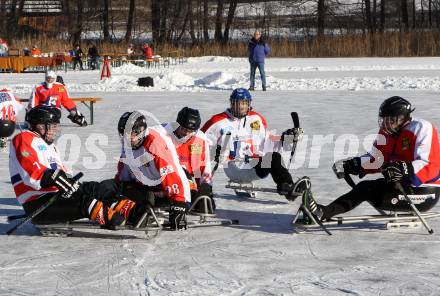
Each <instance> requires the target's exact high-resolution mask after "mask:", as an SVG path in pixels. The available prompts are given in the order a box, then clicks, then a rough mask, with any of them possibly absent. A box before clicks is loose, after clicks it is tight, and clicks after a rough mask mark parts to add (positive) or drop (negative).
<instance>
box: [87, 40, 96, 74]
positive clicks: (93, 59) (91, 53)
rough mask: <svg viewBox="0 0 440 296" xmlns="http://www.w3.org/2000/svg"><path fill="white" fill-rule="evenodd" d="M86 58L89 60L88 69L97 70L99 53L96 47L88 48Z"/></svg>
mask: <svg viewBox="0 0 440 296" xmlns="http://www.w3.org/2000/svg"><path fill="white" fill-rule="evenodd" d="M88 56H89V59H90V68H91V69H92V70H95V69H97V68H98V60H99V53H98V49H97V48H96V45H93V46H92V47H89V51H88Z"/></svg>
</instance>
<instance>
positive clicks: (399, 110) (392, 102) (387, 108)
mask: <svg viewBox="0 0 440 296" xmlns="http://www.w3.org/2000/svg"><path fill="white" fill-rule="evenodd" d="M414 110H415V109H414V108H412V106H411V103H410V102H409V101H408V100H405V99H404V98H402V97H399V96H394V97H391V98H388V99H386V100H385V101H383V103H382V104H381V105H380V108H379V116H380V117H385V116H399V115H403V116H405V117H409V114H410V113H411V112H413V111H414Z"/></svg>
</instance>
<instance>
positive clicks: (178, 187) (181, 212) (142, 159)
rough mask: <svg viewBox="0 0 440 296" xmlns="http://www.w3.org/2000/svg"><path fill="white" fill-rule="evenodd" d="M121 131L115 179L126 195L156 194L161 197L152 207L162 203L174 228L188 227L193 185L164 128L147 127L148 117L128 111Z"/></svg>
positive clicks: (122, 119) (123, 119) (121, 124)
mask: <svg viewBox="0 0 440 296" xmlns="http://www.w3.org/2000/svg"><path fill="white" fill-rule="evenodd" d="M118 132H119V135H120V137H121V141H122V153H121V157H120V160H119V163H118V172H117V174H116V176H115V179H116V181H119V182H121V183H122V185H121V186H122V188H123V189H122V194H123V195H127V196H130V195H131V194H130V193H129V192H130V191H133V190H134V191H137V192H139V191H142V189H143V190H144V192H145V194H146V195H147V194H148V192H155V195H157V196H158V198H156V200H151V198H149V199H148V202H149V203H150V205H152V206H154V204H155V203H156V204H159V203H160V201H161V202H164V203H165V204H166V205H169V206H170V213H169V220H170V221H169V222H170V227H171V229H173V230H178V229H184V228H186V213H187V211H188V209H189V203H190V201H191V192H190V185H189V181H188V179H187V177H186V174H185V172H184V170H183V168H182V166H181V165H180V163H179V157H178V155H177V152H176V149H175V148H174V145H173V142H172V141H171V139H170V137H169V136H168V135H167V133H166V131H165V130H164V128H163V127H162V126H161V125H159V126H157V127H149V128H147V121H146V118H145V116H144V115H142V114H141V113H139V112H137V111H134V112H125V113H124V114H123V115H122V116H121V117H120V119H119V122H118ZM161 195H165V200H164V199H163V198H160V196H161ZM159 200H160V201H159Z"/></svg>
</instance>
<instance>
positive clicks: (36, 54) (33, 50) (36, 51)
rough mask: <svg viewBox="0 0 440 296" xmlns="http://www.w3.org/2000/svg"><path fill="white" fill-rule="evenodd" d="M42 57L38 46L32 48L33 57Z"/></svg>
mask: <svg viewBox="0 0 440 296" xmlns="http://www.w3.org/2000/svg"><path fill="white" fill-rule="evenodd" d="M40 55H41V50H40V49H39V48H38V46H36V45H34V46H32V50H31V56H33V57H39V56H40Z"/></svg>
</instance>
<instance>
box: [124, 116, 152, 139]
mask: <svg viewBox="0 0 440 296" xmlns="http://www.w3.org/2000/svg"><path fill="white" fill-rule="evenodd" d="M127 123H129V124H130V125H131V126H132V128H131V131H132V132H134V133H135V134H139V133H140V132H141V131H142V130H141V129H142V128H143V129H146V128H147V119H146V118H145V116H144V115H143V114H141V113H139V112H138V111H133V112H125V113H124V114H122V115H121V117H120V118H119V122H118V133H119V135H120V136H123V135H124V131H125V126H126V125H127Z"/></svg>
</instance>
